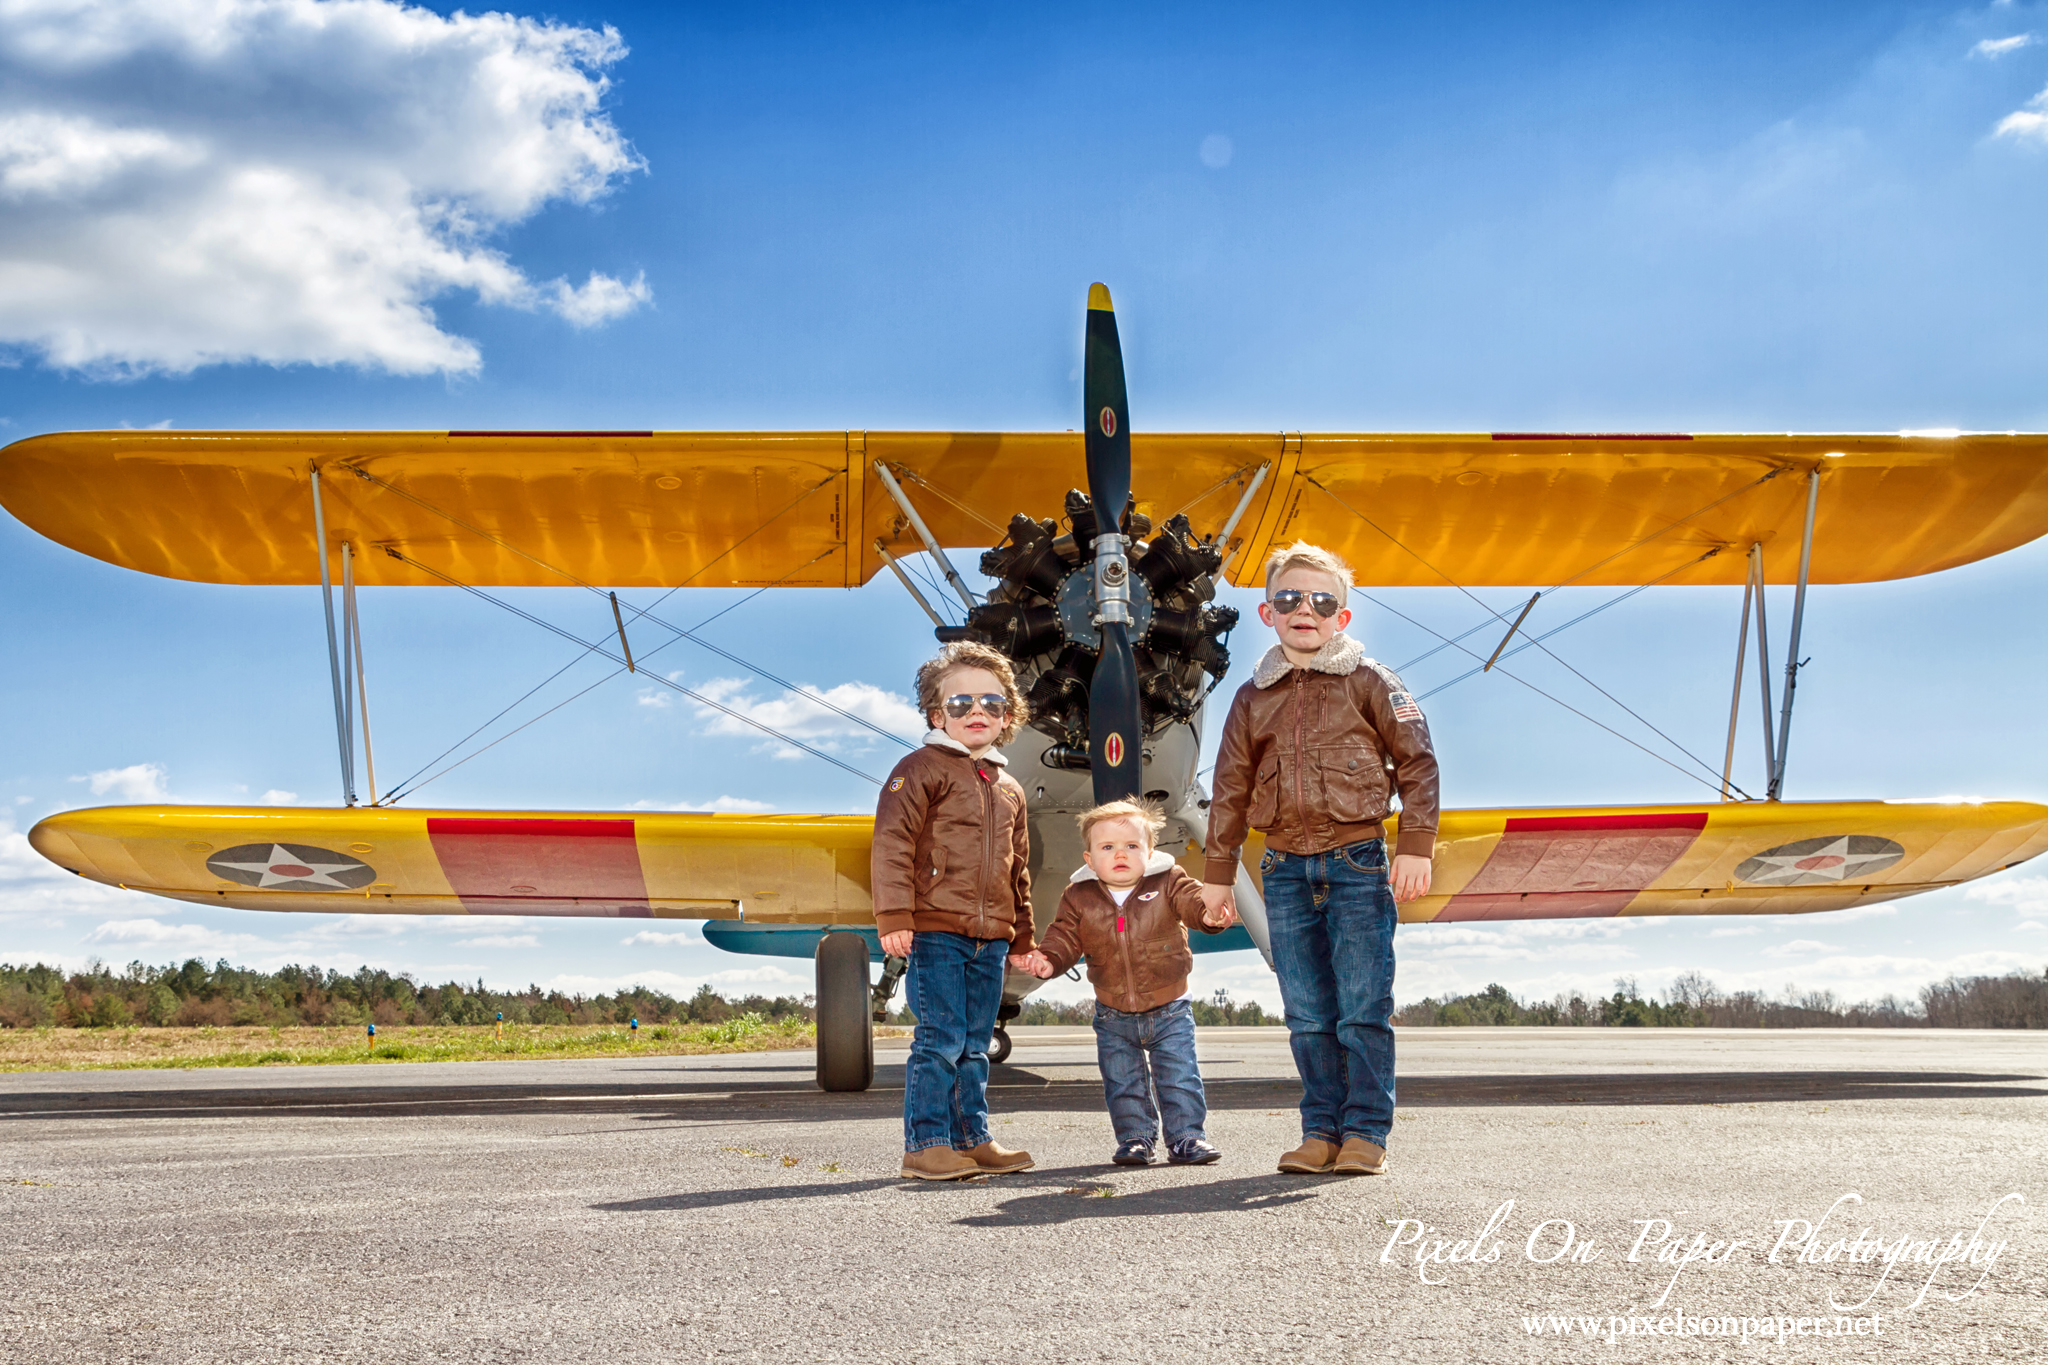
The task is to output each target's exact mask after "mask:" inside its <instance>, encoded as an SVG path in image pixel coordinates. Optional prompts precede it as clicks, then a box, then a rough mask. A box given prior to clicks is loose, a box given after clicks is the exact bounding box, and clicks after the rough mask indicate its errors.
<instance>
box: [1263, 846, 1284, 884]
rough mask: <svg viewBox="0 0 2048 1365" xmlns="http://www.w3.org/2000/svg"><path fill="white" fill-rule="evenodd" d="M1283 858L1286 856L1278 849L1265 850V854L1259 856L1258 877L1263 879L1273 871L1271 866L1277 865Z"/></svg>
mask: <svg viewBox="0 0 2048 1365" xmlns="http://www.w3.org/2000/svg"><path fill="white" fill-rule="evenodd" d="M1285 856H1286V855H1285V854H1283V853H1281V852H1280V851H1279V850H1278V849H1272V848H1269V849H1267V850H1266V852H1265V854H1264V855H1263V856H1261V857H1260V859H1259V875H1260V876H1261V877H1263V876H1265V875H1266V874H1267V873H1268V872H1271V871H1272V870H1273V865H1274V864H1275V863H1278V862H1279V861H1280V859H1281V858H1283V857H1285Z"/></svg>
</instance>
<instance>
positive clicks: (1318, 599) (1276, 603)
mask: <svg viewBox="0 0 2048 1365" xmlns="http://www.w3.org/2000/svg"><path fill="white" fill-rule="evenodd" d="M1303 598H1306V599H1307V600H1308V604H1309V606H1310V607H1312V608H1314V610H1315V614H1316V615H1318V616H1322V617H1330V616H1335V615H1336V614H1337V613H1338V612H1340V611H1342V610H1343V609H1344V604H1343V603H1342V602H1339V601H1338V600H1337V594H1335V593H1333V592H1309V593H1305V592H1303V591H1302V590H1301V589H1299V588H1282V589H1280V591H1278V592H1276V593H1274V594H1273V595H1272V596H1271V597H1269V598H1267V599H1266V600H1267V601H1268V602H1271V603H1272V604H1273V610H1274V611H1277V612H1279V613H1280V614H1281V615H1282V616H1292V615H1294V613H1295V612H1297V611H1299V610H1301V603H1302V599H1303Z"/></svg>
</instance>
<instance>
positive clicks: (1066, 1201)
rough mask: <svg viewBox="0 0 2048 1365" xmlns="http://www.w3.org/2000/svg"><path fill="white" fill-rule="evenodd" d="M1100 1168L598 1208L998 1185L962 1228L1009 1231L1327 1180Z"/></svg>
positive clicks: (731, 1203)
mask: <svg viewBox="0 0 2048 1365" xmlns="http://www.w3.org/2000/svg"><path fill="white" fill-rule="evenodd" d="M1104 1174H1105V1172H1104V1169H1103V1168H1102V1167H1100V1166H1072V1167H1065V1168H1061V1169H1057V1170H1049V1171H1048V1170H1036V1171H1027V1172H1025V1173H1023V1174H1022V1175H1012V1176H997V1177H984V1178H983V1179H979V1180H971V1181H947V1182H936V1181H934V1182H931V1183H920V1182H917V1181H911V1180H904V1179H901V1178H897V1179H887V1178H882V1179H875V1178H870V1179H865V1180H838V1181H833V1182H831V1183H830V1184H820V1183H811V1184H804V1185H761V1186H755V1187H752V1188H749V1189H726V1190H699V1191H694V1192H692V1193H689V1194H663V1195H655V1196H652V1197H650V1198H646V1199H622V1200H619V1201H617V1202H616V1203H609V1204H592V1205H591V1206H590V1207H591V1208H593V1209H595V1210H597V1211H599V1212H601V1213H682V1212H689V1211H692V1210H696V1209H723V1208H733V1207H735V1206H740V1205H747V1204H761V1203H769V1202H779V1201H781V1200H785V1199H831V1198H835V1197H844V1196H847V1195H859V1194H867V1193H870V1192H872V1191H875V1190H885V1189H891V1188H895V1189H900V1190H902V1191H903V1192H904V1193H905V1194H907V1195H910V1196H913V1197H916V1198H925V1199H937V1198H944V1197H945V1196H946V1195H947V1194H949V1193H955V1194H957V1193H959V1192H960V1191H963V1190H974V1191H987V1190H990V1189H994V1188H1001V1189H1003V1190H1018V1191H1020V1193H1019V1194H1018V1195H1017V1196H1016V1197H1015V1198H1011V1199H1005V1200H1004V1201H1003V1202H1002V1203H1000V1204H998V1205H996V1207H995V1211H994V1212H992V1213H977V1214H971V1215H969V1216H967V1217H965V1218H960V1219H956V1220H955V1221H956V1222H957V1223H958V1224H959V1225H960V1226H962V1227H977V1228H1005V1227H1025V1226H1032V1225H1041V1224H1046V1223H1070V1222H1073V1221H1075V1220H1076V1219H1081V1218H1142V1217H1146V1216H1148V1215H1158V1214H1168V1213H1242V1212H1247V1211H1251V1210H1256V1209H1276V1208H1284V1207H1286V1206H1287V1205H1289V1204H1298V1203H1300V1202H1301V1201H1302V1200H1304V1199H1313V1198H1315V1197H1316V1190H1315V1188H1314V1187H1315V1186H1316V1185H1319V1184H1322V1183H1323V1182H1324V1181H1325V1180H1328V1179H1344V1178H1345V1177H1341V1176H1338V1177H1320V1178H1319V1177H1315V1176H1298V1175H1259V1176H1241V1177H1239V1178H1237V1179H1234V1180H1215V1181H1207V1182H1198V1183H1195V1184H1188V1185H1179V1184H1176V1185H1161V1186H1159V1187H1157V1188H1154V1189H1142V1188H1140V1189H1135V1190H1134V1189H1132V1188H1131V1185H1132V1183H1133V1181H1135V1180H1142V1179H1143V1178H1144V1177H1143V1176H1142V1175H1133V1174H1132V1173H1131V1172H1128V1171H1120V1172H1118V1175H1119V1177H1120V1179H1119V1183H1116V1184H1112V1183H1110V1182H1109V1181H1108V1180H1107V1179H1105V1178H1104Z"/></svg>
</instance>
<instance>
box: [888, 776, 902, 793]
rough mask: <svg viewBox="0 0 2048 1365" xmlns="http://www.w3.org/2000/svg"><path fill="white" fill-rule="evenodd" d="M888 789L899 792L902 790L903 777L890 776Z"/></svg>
mask: <svg viewBox="0 0 2048 1365" xmlns="http://www.w3.org/2000/svg"><path fill="white" fill-rule="evenodd" d="M889 790H890V791H892V792H900V791H902V790H903V779H902V778H900V777H892V778H890V779H889Z"/></svg>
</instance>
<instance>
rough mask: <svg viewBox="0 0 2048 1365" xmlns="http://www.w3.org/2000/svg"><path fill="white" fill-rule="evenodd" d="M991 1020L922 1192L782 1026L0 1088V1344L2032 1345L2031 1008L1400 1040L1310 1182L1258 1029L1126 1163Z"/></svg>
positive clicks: (132, 1350) (1468, 1354)
mask: <svg viewBox="0 0 2048 1365" xmlns="http://www.w3.org/2000/svg"><path fill="white" fill-rule="evenodd" d="M1015 1036H1016V1038H1017V1049H1016V1052H1015V1053H1014V1054H1013V1056H1012V1059H1011V1064H1010V1065H1008V1066H1004V1067H999V1068H997V1069H996V1073H995V1077H994V1083H993V1089H992V1096H991V1099H992V1108H993V1110H994V1113H995V1132H996V1135H997V1137H998V1139H999V1140H1001V1141H1003V1142H1004V1143H1006V1144H1008V1145H1011V1146H1021V1147H1027V1148H1029V1149H1030V1150H1031V1151H1032V1152H1033V1153H1034V1154H1035V1155H1036V1157H1037V1159H1038V1168H1037V1169H1036V1170H1033V1171H1030V1172H1027V1173H1025V1174H1022V1175H1017V1176H1007V1177H1001V1178H993V1179H987V1180H981V1181H976V1182H973V1183H970V1184H964V1185H913V1184H910V1183H908V1182H904V1181H901V1180H899V1179H897V1177H896V1169H897V1164H898V1160H899V1156H900V1152H901V1139H902V1126H901V1125H902V1121H901V1102H902V1091H901V1086H902V1074H903V1073H902V1056H903V1051H904V1047H905V1044H904V1043H903V1042H901V1041H896V1042H893V1043H891V1042H884V1043H882V1044H880V1045H879V1052H880V1056H881V1068H880V1074H879V1076H878V1079H877V1082H876V1088H875V1089H874V1090H871V1091H869V1092H868V1093H866V1094H864V1095H823V1094H820V1093H819V1092H818V1091H817V1090H816V1089H815V1088H814V1086H813V1085H812V1083H811V1059H810V1055H809V1054H808V1053H788V1052H783V1053H753V1054H744V1055H736V1056H718V1057H687V1058H678V1057H662V1058H645V1059H634V1060H630V1061H617V1060H588V1061H546V1062H476V1063H450V1064H438V1065H430V1064H395V1065H378V1066H360V1067H306V1068H289V1069H287V1068H273V1069H263V1070H235V1071H157V1072H138V1071H130V1072H88V1073H43V1074H28V1075H6V1076H0V1181H4V1182H5V1183H4V1184H0V1219H4V1234H5V1262H4V1263H5V1265H6V1268H7V1272H8V1273H7V1284H8V1288H9V1292H8V1294H7V1295H6V1296H5V1301H4V1306H0V1360H4V1361H25V1362H26V1361H32V1362H38V1363H40V1362H70V1361H79V1362H87V1361H89V1362H95V1365H97V1363H98V1362H105V1361H152V1362H153V1361H165V1362H169V1361H178V1362H188V1361H237V1362H243V1361H273V1360H275V1361H312V1360H343V1359H347V1360H360V1361H378V1362H383V1361H429V1360H432V1361H529V1360H530V1361H547V1362H580V1361H610V1360H617V1361H633V1360H707V1359H715V1360H736V1361H753V1360H761V1361H828V1360H846V1361H870V1360H915V1361H933V1362H953V1361H982V1360H988V1361H1070V1360H1082V1361H1096V1360H1101V1361H1117V1362H1131V1361H1140V1360H1142V1361H1181V1360H1189V1361H1193V1360H1200V1361H1204V1362H1217V1361H1224V1362H1228V1361H1238V1360H1272V1361H1309V1360H1314V1361H1322V1360H1333V1359H1334V1360H1346V1361H1348V1360H1417V1361H1495V1360H1500V1361H1519V1360H1581V1359H1590V1360H1612V1361H1632V1360H1750V1359H1757V1358H1769V1359H1793V1360H1805V1359H1813V1360H1827V1361H1864V1360H1873V1361H1874V1360H1908V1359H1911V1360H1937V1361H1939V1360H1948V1359H1951V1358H1953V1359H1957V1360H1962V1359H1969V1360H1980V1359H1986V1358H1990V1359H2001V1358H2002V1359H2028V1360H2037V1359H2042V1358H2044V1357H2048V1219H2044V1218H2043V1217H2042V1216H2041V1211H2040V1210H2039V1209H2037V1205H2038V1204H2039V1203H2040V1202H2041V1200H2042V1199H2044V1198H2048V1188H2044V1185H2048V1181H2044V1180H2043V1177H2042V1173H2043V1171H2044V1170H2048V1163H2044V1156H2048V1036H2043V1035H2041V1034H2025V1033H1988V1032H1986V1033H1979V1032H1952V1031H1931V1030H1930V1031H1898V1032H1884V1031H1876V1030H1843V1031H1820V1030H1798V1031H1786V1032H1766V1031H1754V1030H1742V1031H1712V1030H1647V1029H1646V1030H1632V1029H1441V1030H1408V1031H1404V1032H1402V1034H1401V1035H1400V1044H1399V1046H1400V1065H1401V1081H1400V1109H1399V1111H1398V1113H1397V1115H1396V1120H1395V1126H1394V1133H1393V1135H1392V1138H1391V1140H1390V1143H1389V1149H1390V1162H1389V1165H1390V1170H1389V1172H1388V1174H1387V1175H1385V1176H1381V1177H1375V1178H1350V1179H1344V1178H1335V1177H1303V1176H1284V1175H1280V1174H1277V1173H1276V1172H1275V1171H1274V1170H1273V1160H1274V1158H1275V1157H1276V1156H1277V1155H1278V1154H1279V1153H1280V1152H1281V1151H1283V1150H1284V1149H1286V1148H1287V1147H1290V1146H1292V1145H1293V1144H1294V1142H1295V1141H1296V1140H1297V1138H1298V1135H1299V1127H1298V1120H1297V1115H1296V1112H1295V1110H1294V1105H1295V1102H1296V1100H1297V1099H1298V1097H1299V1094H1300V1088H1299V1085H1298V1083H1297V1082H1296V1081H1295V1079H1294V1071H1293V1067H1292V1064H1291V1062H1290V1060H1289V1057H1288V1053H1287V1047H1286V1037H1285V1034H1284V1033H1282V1032H1280V1031H1279V1030H1268V1029H1210V1030H1203V1031H1202V1036H1201V1049H1202V1062H1203V1071H1204V1076H1205V1079H1206V1081H1207V1084H1208V1087H1209V1099H1210V1107H1211V1114H1210V1125H1209V1129H1210V1135H1211V1137H1212V1138H1213V1139H1214V1140H1215V1141H1216V1142H1217V1144H1218V1145H1219V1146H1221V1147H1222V1148H1223V1149H1224V1151H1225V1153H1226V1156H1225V1159H1224V1160H1223V1161H1222V1162H1221V1163H1219V1164H1217V1165H1214V1166H1209V1167H1201V1168H1169V1167H1164V1166H1161V1167H1155V1168H1152V1169H1147V1170H1128V1169H1119V1168H1116V1167H1113V1166H1110V1165H1109V1164H1108V1156H1109V1153H1110V1150H1111V1148H1112V1146H1113V1142H1112V1140H1111V1136H1110V1131H1109V1124H1108V1120H1107V1118H1106V1117H1105V1116H1104V1113H1103V1108H1102V1096H1101V1091H1100V1084H1099V1081H1098V1079H1097V1076H1096V1072H1095V1067H1094V1046H1093V1040H1092V1035H1091V1034H1090V1033H1089V1031H1088V1030H1086V1029H1020V1030H1017V1031H1016V1035H1015ZM2015 1195H2016V1196H2019V1198H2009V1197H2008V1196H2015ZM2001 1200H2003V1201H2004V1202H2002V1203H2001V1202H2000V1201H2001ZM1831 1207H1832V1209H1833V1212H1832V1213H1830V1212H1829V1211H1830V1208H1831ZM1403 1220H1409V1221H1403ZM1802 1220H1803V1221H1804V1222H1805V1223H1810V1224H1816V1225H1818V1227H1819V1231H1818V1234H1817V1235H1816V1236H1815V1237H1814V1238H1813V1239H1812V1241H1811V1242H1810V1243H1806V1242H1802V1241H1800V1240H1797V1235H1798V1234H1799V1233H1800V1231H1801V1221H1802ZM1490 1221H1491V1228H1492V1230H1491V1232H1490V1233H1488V1234H1487V1235H1485V1236H1479V1234H1480V1233H1481V1230H1482V1229H1484V1228H1486V1227H1488V1225H1489V1222H1490ZM1787 1225H1789V1232H1790V1235H1791V1236H1792V1238H1793V1240H1789V1241H1786V1240H1784V1239H1785V1238H1786V1237H1787ZM1423 1229H1427V1231H1423ZM1532 1233H1533V1234H1534V1236H1533V1240H1532ZM1696 1235H1697V1238H1698V1240H1695V1238H1696ZM1475 1237H1478V1241H1477V1248H1476V1251H1475V1250H1474V1247H1473V1239H1474V1238H1475ZM1973 1237H1974V1238H1975V1246H1974V1248H1972V1247H1971V1245H1970V1243H1971V1239H1972V1238H1973ZM1390 1241H1392V1242H1394V1243H1396V1244H1395V1245H1394V1246H1393V1247H1392V1248H1391V1250H1389V1243H1390ZM1781 1241H1783V1243H1784V1244H1783V1245H1782V1246H1780V1245H1778V1244H1779V1243H1780V1242H1781ZM1638 1242H1640V1243H1641V1245H1640V1246H1637V1245H1636V1244H1637V1243H1638ZM1716 1242H1719V1243H1721V1244H1722V1245H1721V1247H1720V1249H1719V1250H1716V1249H1715V1248H1714V1246H1713V1244H1714V1243H1716ZM1731 1242H1733V1243H1737V1245H1734V1246H1733V1247H1732V1248H1731V1247H1730V1246H1729V1245H1728V1244H1729V1243H1731ZM1459 1243H1464V1244H1465V1245H1464V1246H1462V1247H1459V1246H1458V1245H1457V1244H1459ZM1994 1246H1995V1247H1996V1250H1995V1251H1994V1250H1993V1248H1994ZM1632 1247H1634V1248H1635V1254H1636V1259H1634V1260H1633V1261H1632V1260H1631V1259H1630V1252H1631V1249H1632ZM1674 1247H1676V1248H1679V1249H1680V1250H1681V1253H1690V1255H1691V1257H1692V1259H1691V1260H1690V1261H1689V1262H1687V1263H1684V1264H1677V1263H1674V1262H1671V1261H1666V1262H1664V1263H1660V1262H1659V1261H1658V1260H1657V1259H1656V1257H1657V1255H1658V1253H1659V1252H1660V1251H1663V1252H1667V1253H1669V1252H1670V1250H1671V1249H1672V1248H1674ZM1844 1247H1847V1248H1848V1250H1844V1249H1843V1248H1844ZM1879 1247H1882V1250H1875V1248H1879ZM1588 1248H1590V1250H1588ZM1431 1249H1434V1250H1435V1251H1436V1252H1437V1253H1439V1255H1440V1256H1441V1255H1442V1254H1443V1253H1449V1252H1452V1251H1454V1250H1455V1251H1456V1253H1457V1258H1456V1259H1435V1260H1430V1261H1427V1262H1425V1263H1423V1264H1420V1265H1418V1263H1417V1260H1416V1255H1417V1252H1418V1250H1424V1251H1428V1250H1431ZM1774 1249H1775V1259H1774V1258H1773V1252H1774ZM1803 1249H1804V1250H1809V1251H1810V1252H1811V1253H1812V1254H1811V1255H1810V1256H1809V1257H1808V1258H1807V1259H1806V1260H1804V1261H1802V1260H1801V1259H1799V1253H1800V1252H1801V1251H1802V1250H1803ZM1831 1249H1832V1254H1831V1255H1830V1254H1827V1253H1829V1252H1830V1250H1831ZM1944 1253H1946V1254H1948V1255H1949V1256H1950V1259H1949V1260H1948V1261H1947V1262H1946V1263H1936V1262H1937V1258H1938V1257H1940V1256H1941V1255H1943V1254H1944ZM1972 1256H1974V1264H1972V1261H1971V1257H1972ZM1553 1257H1554V1258H1555V1259H1552V1258H1553ZM1888 1258H1889V1259H1891V1260H1893V1261H1894V1262H1895V1263H1894V1264H1892V1265H1891V1266H1890V1267H1889V1269H1887V1264H1886V1261H1887V1259H1888ZM1916 1258H1917V1259H1916ZM1973 1286H1974V1288H1973ZM1923 1290H1924V1292H1923ZM1667 1291H1668V1293H1667ZM1966 1291H1967V1292H1966ZM1916 1299H1917V1300H1918V1302H1917V1303H1916V1302H1915V1301H1916ZM1831 1300H1832V1303H1831ZM1702 1319H1704V1321H1702ZM1801 1319H1804V1320H1806V1322H1805V1325H1804V1326H1803V1327H1802V1326H1801V1325H1800V1323H1799V1320H1801ZM1766 1324H1769V1325H1766ZM1589 1328H1590V1335H1589V1334H1588V1329H1589ZM1728 1330H1732V1331H1733V1332H1734V1333H1735V1335H1734V1336H1732V1337H1731V1336H1727V1335H1723V1332H1724V1331H1728ZM1778 1330H1783V1331H1785V1332H1787V1333H1797V1335H1791V1336H1789V1337H1788V1339H1786V1340H1784V1341H1782V1342H1781V1341H1779V1340H1777V1339H1775V1338H1774V1337H1772V1336H1770V1335H1768V1334H1769V1333H1772V1332H1775V1331H1778ZM1745 1331H1747V1332H1748V1333H1749V1337H1748V1339H1747V1340H1746V1341H1745V1340H1744V1339H1743V1337H1742V1335H1741V1334H1742V1333H1743V1332H1745ZM1859 1331H1860V1334H1859ZM1816 1332H1819V1333H1823V1334H1824V1335H1815V1334H1814V1333H1816ZM1610 1336H1611V1337H1612V1344H1610V1340H1609V1339H1610Z"/></svg>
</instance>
